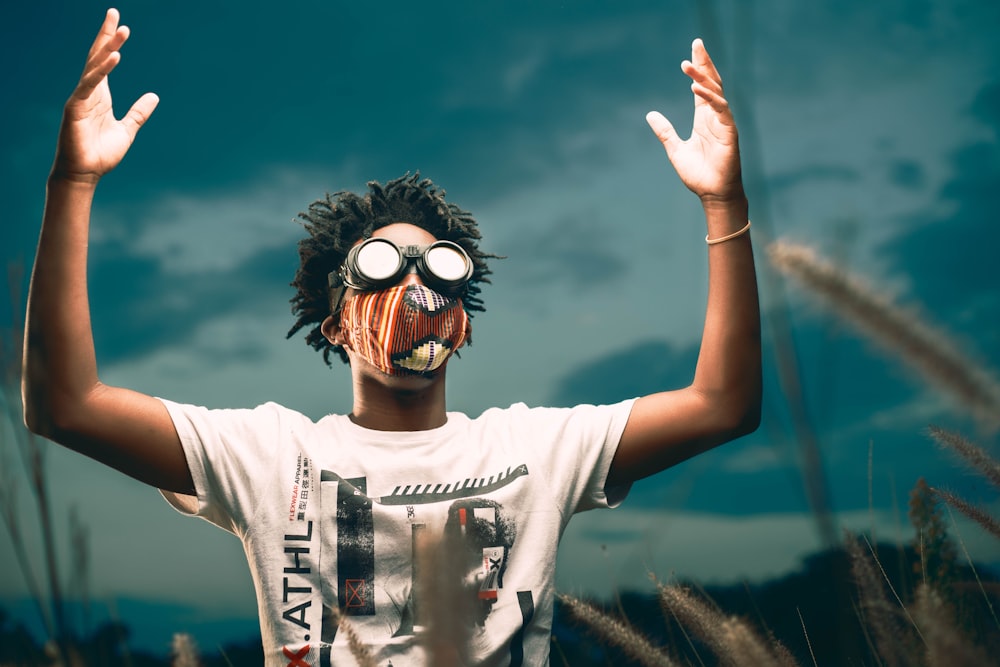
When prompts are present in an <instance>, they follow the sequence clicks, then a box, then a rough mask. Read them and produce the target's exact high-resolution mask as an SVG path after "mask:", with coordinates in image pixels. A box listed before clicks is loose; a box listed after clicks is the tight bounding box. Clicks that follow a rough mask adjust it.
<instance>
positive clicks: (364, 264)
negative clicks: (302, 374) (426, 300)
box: [328, 236, 473, 313]
mask: <svg viewBox="0 0 1000 667" xmlns="http://www.w3.org/2000/svg"><path fill="white" fill-rule="evenodd" d="M414 271H416V273H417V275H419V276H420V278H421V280H423V282H424V284H425V285H426V286H427V287H429V288H431V289H432V290H434V291H435V292H438V293H439V294H442V295H444V296H447V297H450V298H456V297H459V296H461V295H462V294H463V293H464V292H465V288H466V286H467V285H468V283H469V279H470V278H471V277H472V272H473V265H472V259H470V258H469V254H468V253H467V252H465V250H464V249H463V248H462V246H460V245H458V244H457V243H453V242H451V241H436V242H435V243H431V244H430V245H425V246H419V245H407V246H402V247H401V246H398V245H396V244H395V243H393V242H392V241H390V240H389V239H387V238H383V237H380V236H375V237H372V238H370V239H367V240H365V241H364V242H362V243H359V244H358V245H356V246H354V247H353V248H351V250H350V252H349V253H347V259H345V260H344V263H343V265H341V267H340V269H339V270H338V271H331V272H330V274H329V276H328V281H329V285H330V306H331V312H332V313H336V312H338V311H339V310H340V304H341V301H342V300H343V298H344V291H345V290H346V289H347V288H348V287H353V288H354V289H356V290H361V291H364V292H372V291H375V290H380V289H385V288H386V287H392V286H393V285H396V284H398V283H399V281H400V280H402V279H403V276H405V275H406V274H408V273H411V272H414Z"/></svg>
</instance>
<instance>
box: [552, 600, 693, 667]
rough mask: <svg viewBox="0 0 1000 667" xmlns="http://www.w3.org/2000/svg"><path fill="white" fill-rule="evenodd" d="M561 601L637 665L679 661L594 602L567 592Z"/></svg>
mask: <svg viewBox="0 0 1000 667" xmlns="http://www.w3.org/2000/svg"><path fill="white" fill-rule="evenodd" d="M559 600H560V601H561V602H562V603H563V605H565V607H566V610H567V611H568V612H569V614H570V616H571V617H572V618H573V619H575V620H576V621H577V622H579V623H581V624H583V625H584V626H586V627H587V628H588V629H589V630H590V631H591V632H592V633H593V634H594V635H595V636H597V637H598V638H599V639H600V640H601V641H603V642H606V643H607V644H609V645H611V646H615V647H617V648H618V649H620V650H621V651H623V652H624V653H625V654H626V655H628V656H629V657H630V658H631V659H632V660H634V661H635V663H636V664H639V665H645V666H646V667H674V666H675V665H677V664H678V663H675V662H674V661H673V660H671V659H670V657H669V656H667V655H666V654H665V653H664V652H663V651H661V650H660V649H659V648H658V647H656V646H654V645H653V644H652V642H650V641H649V640H648V639H647V638H646V637H645V636H643V635H642V633H640V632H637V631H636V630H635V629H633V628H631V627H630V626H629V625H628V624H626V623H624V622H623V621H621V620H619V619H617V618H615V617H614V616H611V615H610V614H608V613H607V612H605V611H602V610H600V609H598V608H597V607H595V606H594V605H592V604H590V603H587V602H584V601H583V600H580V599H579V598H576V597H573V596H572V595H566V594H561V595H559Z"/></svg>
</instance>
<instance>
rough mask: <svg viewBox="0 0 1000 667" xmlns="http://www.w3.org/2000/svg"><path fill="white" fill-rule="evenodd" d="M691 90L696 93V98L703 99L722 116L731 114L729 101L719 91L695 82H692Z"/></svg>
mask: <svg viewBox="0 0 1000 667" xmlns="http://www.w3.org/2000/svg"><path fill="white" fill-rule="evenodd" d="M691 92H692V93H694V96H695V99H697V100H703V101H704V102H705V103H707V104H708V106H710V107H712V110H713V111H715V112H716V113H717V114H719V115H720V116H724V117H728V116H729V115H730V113H731V111H730V108H729V101H728V100H727V99H726V98H725V97H724V96H723V95H721V94H720V93H719V92H718V91H716V90H714V89H712V88H709V87H707V86H703V85H701V84H699V83H697V82H695V83H692V84H691Z"/></svg>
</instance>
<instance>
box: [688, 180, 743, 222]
mask: <svg viewBox="0 0 1000 667" xmlns="http://www.w3.org/2000/svg"><path fill="white" fill-rule="evenodd" d="M700 199H701V205H702V208H704V209H705V212H706V213H723V214H729V215H735V216H737V217H743V218H745V217H746V216H747V211H749V209H750V204H749V202H748V201H747V196H746V193H745V192H744V191H743V188H742V187H740V189H739V192H736V193H732V194H728V195H702V196H701V197H700Z"/></svg>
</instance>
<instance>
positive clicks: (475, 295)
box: [287, 172, 498, 366]
mask: <svg viewBox="0 0 1000 667" xmlns="http://www.w3.org/2000/svg"><path fill="white" fill-rule="evenodd" d="M444 198H445V191H444V190H442V189H440V188H438V187H437V186H436V185H434V183H432V182H431V180H430V179H428V178H424V179H421V178H420V173H419V172H417V173H415V174H412V175H411V174H409V173H407V174H406V175H404V176H401V177H400V178H397V179H395V180H392V181H389V182H388V183H386V184H385V185H384V186H383V185H382V184H381V183H379V182H377V181H370V182H369V183H368V194H366V195H364V196H361V195H358V194H355V193H353V192H338V193H336V194H333V195H330V194H327V195H326V197H324V198H323V199H318V200H316V201H314V202H313V203H312V204H310V205H309V210H308V211H307V212H305V213H299V216H298V217H299V219H300V220H302V221H303V223H304V227H305V228H306V231H307V232H309V236H307V237H306V238H304V239H302V240H301V241H299V260H300V264H299V270H298V271H297V272H296V273H295V280H294V281H292V283H291V285H292V287H294V288H295V289H296V290H297V292H296V294H295V296H294V297H292V299H291V303H292V313H293V314H294V315H296V317H297V318H298V319H296V320H295V325H294V326H292V328H291V329H290V330H289V331H288V335H287V337H288V338H291V337H292V336H293V335H294V334H295V333H296V332H298V331H299V329H302V328H305V327H308V326H310V325H312V328H310V329H309V330H308V332H307V333H306V343H307V344H308V345H311V346H312V347H313V348H314V349H316V350H320V351H322V352H323V360H324V361H325V362H326V363H327V365H328V366H329V365H332V364H331V362H330V353H331V352H336V353H337V354H338V355H340V358H341V360H342V361H343V362H344V363H347V361H348V359H347V353H346V352H344V349H343V347H341V346H339V345H333V344H331V343H330V341H328V340H327V339H326V337H325V336H324V335H323V332H322V331H321V329H320V327H321V325H322V323H323V320H324V319H326V318H327V316H328V315H330V314H331V313H330V285H329V282H328V279H327V276H328V275H329V274H330V273H331V272H335V271H337V270H338V269H339V268H340V266H341V264H343V263H344V260H345V259H346V258H347V253H348V251H349V250H350V249H351V247H352V246H354V244H355V243H357V242H358V241H359V240H361V239H366V238H369V237H371V235H372V233H373V232H374V231H375V230H376V229H379V228H381V227H385V226H386V225H391V224H393V223H396V222H407V223H410V224H411V225H416V226H417V227H421V228H422V229H424V230H426V231H428V232H429V233H431V234H432V235H433V236H434V237H435V238H437V239H439V240H445V241H453V242H454V243H457V244H458V245H460V246H462V248H463V249H464V250H465V252H467V253H468V254H469V257H470V258H471V259H472V265H473V270H472V278H471V279H470V280H469V284H468V287H467V288H466V291H465V293H464V294H463V295H462V303H463V305H464V306H465V310H466V312H468V313H469V316H470V317H471V316H472V313H473V311H484V310H486V309H485V308H484V307H483V302H482V299H480V298H479V293H480V291H481V288H480V283H488V282H490V281H489V279H488V278H487V277H486V276H488V275H489V274H490V273H492V271H490V269H489V267H488V266H487V264H486V260H487V259H489V258H494V257H498V255H492V254H488V253H484V252H483V251H481V250H480V249H479V239H480V238H481V235H480V233H479V228H478V225H477V223H476V220H475V219H474V218H473V217H472V215H471V214H470V213H469V212H468V211H463V210H462V209H460V208H459V207H457V206H455V205H454V204H451V203H449V202H446V201H445V200H444Z"/></svg>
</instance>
